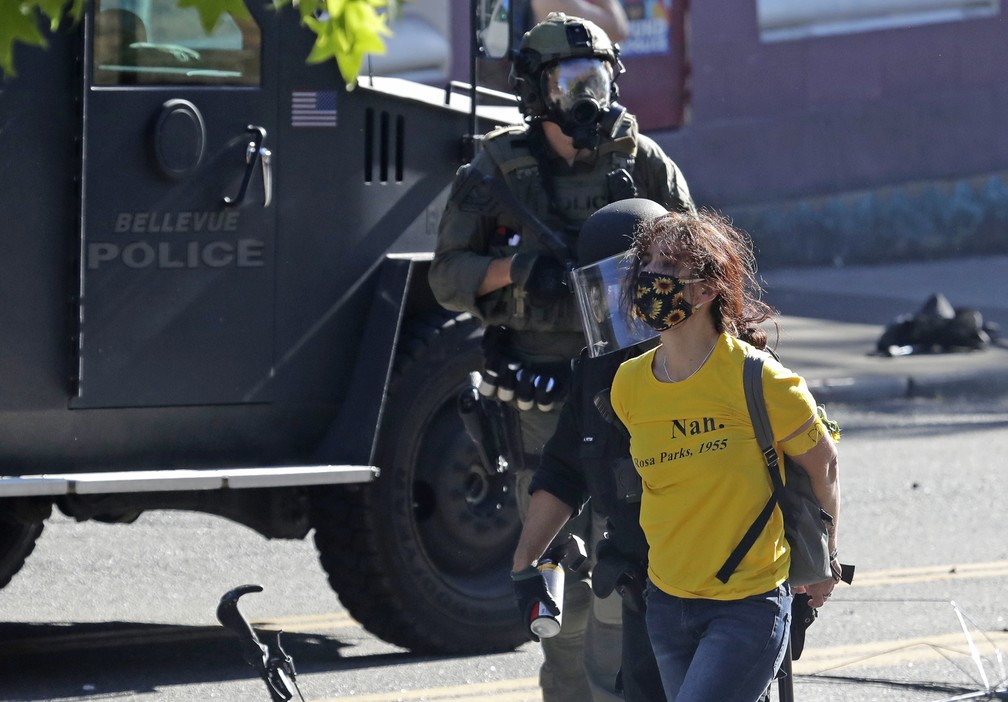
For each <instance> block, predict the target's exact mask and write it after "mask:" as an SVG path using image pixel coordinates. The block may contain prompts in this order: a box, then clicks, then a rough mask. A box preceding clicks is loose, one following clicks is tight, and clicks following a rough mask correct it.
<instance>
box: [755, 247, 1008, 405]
mask: <svg viewBox="0 0 1008 702" xmlns="http://www.w3.org/2000/svg"><path fill="white" fill-rule="evenodd" d="M760 274H761V277H762V279H763V282H764V287H765V288H766V290H767V294H766V301H767V302H769V303H770V304H771V305H773V306H774V307H776V308H777V309H778V310H779V311H780V312H781V314H782V315H783V316H782V320H781V327H782V334H781V340H780V344H779V345H778V352H779V354H780V356H781V359H782V360H783V361H784V364H785V365H787V366H788V367H790V368H793V369H794V370H796V371H798V372H799V373H801V374H802V375H804V376H805V378H806V379H807V380H808V382H809V385H810V387H811V388H812V392H813V393H814V394H815V396H816V399H818V400H822V401H823V402H830V401H832V402H866V401H872V400H883V399H891V398H900V397H942V396H954V395H975V396H984V397H992V396H1008V340H1006V339H1005V337H1006V336H1008V256H992V257H986V258H970V259H949V260H942V261H931V262H924V263H899V264H891V265H879V266H848V267H843V268H832V267H830V268H801V269H769V270H763V271H760ZM933 293H941V294H943V295H944V296H945V297H946V298H948V300H949V302H950V303H952V305H953V307H971V308H974V309H977V310H979V311H980V313H981V314H982V315H983V318H984V320H985V321H988V322H996V323H998V324H999V325H1000V326H1001V331H1002V334H1001V335H1002V342H1001V344H1000V345H997V346H994V345H991V346H989V347H987V348H985V349H982V350H980V351H972V352H965V353H941V354H920V355H911V356H901V357H895V358H889V357H884V356H879V355H874V352H875V344H876V342H877V341H878V338H879V337H880V336H881V334H882V332H883V330H884V329H885V327H886V325H888V324H889V323H890V322H891V321H892V320H893V319H894V318H895V317H896V316H897V315H900V314H910V313H914V312H916V311H917V310H919V309H920V308H921V306H922V305H923V304H924V303H925V302H926V301H927V299H928V298H929V297H930V296H931V295H932V294H933ZM772 343H773V337H772V336H771V344H772Z"/></svg>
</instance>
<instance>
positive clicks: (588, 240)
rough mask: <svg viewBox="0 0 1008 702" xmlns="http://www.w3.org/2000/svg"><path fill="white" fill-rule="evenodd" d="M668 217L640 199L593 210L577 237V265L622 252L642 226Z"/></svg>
mask: <svg viewBox="0 0 1008 702" xmlns="http://www.w3.org/2000/svg"><path fill="white" fill-rule="evenodd" d="M667 214H668V210H667V209H665V208H664V207H662V206H661V205H659V204H658V203H657V202H655V201H654V200H648V199H646V198H642V197H635V198H630V199H628V200H618V201H617V202H613V203H611V204H609V205H606V206H605V207H602V208H600V209H598V210H596V211H595V212H594V213H593V214H592V215H591V216H590V217H589V218H588V219H586V220H585V223H584V224H583V225H581V231H580V233H579V234H578V239H577V260H578V265H579V266H588V265H591V264H592V263H598V262H599V261H601V260H602V259H604V258H609V257H610V256H615V255H616V254H621V253H623V252H625V251H626V250H627V249H629V248H630V244H631V243H632V242H633V237H634V234H636V232H637V229H638V228H639V227H640V226H641V225H643V224H645V223H647V222H650V221H652V220H655V219H657V218H658V217H662V216H664V215H667Z"/></svg>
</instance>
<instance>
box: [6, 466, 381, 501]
mask: <svg viewBox="0 0 1008 702" xmlns="http://www.w3.org/2000/svg"><path fill="white" fill-rule="evenodd" d="M378 472H379V471H378V468H376V467H375V466H272V467H261V468H207V469H199V470H197V469H169V470H133V471H108V472H102V473H41V474H39V475H18V476H3V477H0V497H34V496H44V495H101V494H109V493H122V492H166V491H185V490H227V489H230V490H242V489H248V488H268V487H294V486H298V485H338V484H344V483H346V484H349V483H366V482H370V481H372V480H374V479H375V478H376V477H378Z"/></svg>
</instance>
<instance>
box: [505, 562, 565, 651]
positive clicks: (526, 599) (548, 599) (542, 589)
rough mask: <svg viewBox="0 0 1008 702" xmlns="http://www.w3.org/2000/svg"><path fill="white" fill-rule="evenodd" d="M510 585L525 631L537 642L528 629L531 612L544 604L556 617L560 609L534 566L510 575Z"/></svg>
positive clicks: (537, 638)
mask: <svg viewBox="0 0 1008 702" xmlns="http://www.w3.org/2000/svg"><path fill="white" fill-rule="evenodd" d="M511 585H512V586H513V587H514V594H515V603H516V604H517V605H518V612H519V613H520V614H521V618H522V622H523V623H524V624H525V631H526V632H528V635H529V638H531V639H532V640H533V641H538V640H539V637H538V636H536V635H535V634H533V633H532V631H531V630H530V629H529V628H528V625H529V622H531V621H532V612H533V611H534V610H535V608H537V607H538V606H539V605H540V604H544V605H546V609H548V610H549V611H550V614H552V615H553V616H554V617H557V616H559V615H560V608H559V607H558V606H557V603H556V602H554V601H553V596H552V595H550V594H549V590H547V589H546V581H545V580H544V579H543V576H542V573H540V572H539V569H538V568H536V567H535V566H529V567H528V568H523V569H521V570H519V571H518V572H517V573H511Z"/></svg>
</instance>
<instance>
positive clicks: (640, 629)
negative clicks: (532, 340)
mask: <svg viewBox="0 0 1008 702" xmlns="http://www.w3.org/2000/svg"><path fill="white" fill-rule="evenodd" d="M665 214H667V210H666V209H665V208H664V207H662V206H661V205H659V204H658V203H656V202H653V201H650V200H645V199H640V198H636V199H630V200H622V201H620V202H616V203H613V204H611V205H607V206H605V207H603V208H602V209H601V210H599V211H598V212H596V213H595V214H593V215H592V216H591V217H589V218H588V221H587V222H585V224H584V226H583V227H582V228H581V233H580V237H579V240H578V254H579V259H581V260H583V261H586V262H589V263H590V262H592V261H602V260H604V259H606V258H608V257H611V256H616V255H618V254H621V253H623V252H625V250H626V249H627V248H628V247H629V246H630V242H631V239H632V236H633V233H634V231H635V230H636V228H637V227H638V226H640V225H641V224H642V223H644V222H647V221H650V220H652V219H655V218H657V217H661V216H663V215H665ZM596 268H599V269H601V266H596V265H593V266H590V269H596ZM582 270H588V269H582ZM606 270H608V269H606ZM590 272H591V273H594V272H595V271H590ZM603 277H604V275H603V276H595V275H585V276H580V275H579V276H576V280H577V281H578V293H579V294H578V300H579V302H580V303H581V308H582V309H581V312H582V320H583V322H584V323H585V332H586V335H587V336H588V337H589V338H599V339H604V342H603V343H600V344H596V345H595V346H593V347H589V348H586V349H585V350H584V351H582V353H581V356H580V358H578V360H577V361H575V362H574V371H573V374H572V377H571V383H570V393H569V395H568V399H567V402H566V403H565V404H564V407H563V409H562V410H561V411H560V417H559V422H558V425H557V430H556V432H555V433H554V434H553V436H552V437H551V438H550V440H549V441H548V442H547V444H546V447H545V449H544V450H543V453H542V457H541V460H540V463H539V467H538V468H537V470H536V471H535V475H534V477H533V478H532V482H531V485H530V487H529V489H530V491H531V493H532V498H531V502H530V505H529V508H528V512H527V514H526V516H525V524H524V527H523V529H522V534H521V537H520V538H519V542H518V546H517V548H516V550H515V554H514V563H513V569H514V571H515V572H516V573H522V574H524V577H522V578H519V579H517V580H516V587H515V589H516V594H517V596H518V599H519V601H521V600H522V599H523V598H526V599H538V598H540V597H542V592H541V591H542V589H543V585H542V583H541V576H539V582H536V578H535V574H538V571H537V570H536V569H535V568H534V567H532V564H533V563H534V562H535V560H536V559H537V558H539V556H540V555H541V554H542V552H543V551H544V550H545V549H546V547H547V546H548V545H549V544H550V542H551V541H552V540H553V539H554V537H555V536H556V535H557V534H558V533H559V532H560V531H561V529H562V527H563V526H564V524H565V523H566V522H567V521H568V519H571V518H572V517H573V516H574V515H577V514H578V513H579V512H580V511H582V506H583V505H584V504H585V503H586V502H588V500H589V498H590V500H591V501H590V505H591V509H592V512H593V514H594V518H595V519H596V520H601V521H603V522H604V524H605V531H606V538H605V539H604V540H601V541H599V542H598V543H597V544H596V546H595V557H596V563H595V566H594V569H593V572H592V587H593V589H594V590H595V594H596V595H598V596H599V597H606V596H608V595H610V594H611V593H612V592H613V591H614V590H615V591H617V592H618V593H619V595H621V596H622V627H623V634H622V661H621V664H622V665H621V671H620V676H619V679H620V683H621V685H620V686H621V688H622V690H623V694H624V697H625V699H626V700H628V702H664V700H665V693H664V690H663V689H662V684H661V677H660V675H659V673H658V666H657V664H656V663H655V659H654V653H653V652H652V650H651V643H650V640H649V639H648V633H647V627H646V625H645V622H644V603H643V597H642V593H643V586H644V580H645V576H646V573H647V555H648V545H647V541H646V539H645V538H644V532H643V530H642V529H641V527H640V498H641V481H640V476H639V475H638V474H637V471H636V470H635V469H634V466H633V462H632V461H631V459H630V443H629V434H628V433H627V431H626V429H625V428H624V427H623V425H622V424H621V423H620V421H619V419H617V418H616V416H615V413H614V412H613V410H612V406H611V404H610V403H609V387H610V386H611V385H612V380H613V377H614V376H615V374H616V369H617V368H619V366H620V364H621V363H622V362H623V361H625V360H627V359H628V358H631V357H633V356H635V355H638V354H640V353H643V352H644V351H645V350H647V349H648V348H650V347H652V346H654V345H655V344H656V343H657V339H656V333H655V332H654V331H652V330H650V329H646V330H644V329H643V328H642V326H643V325H638V326H636V327H631V323H630V322H627V321H625V320H622V319H619V317H621V312H620V310H621V308H620V306H619V305H618V304H612V305H608V304H607V299H606V297H605V296H604V295H602V296H597V295H593V294H591V293H592V291H593V290H598V289H599V287H596V286H595V283H594V282H592V288H591V289H584V288H582V287H581V282H580V281H594V280H596V279H597V280H598V282H599V283H600V284H601V285H600V287H601V289H603V290H604V289H605V288H611V289H615V290H618V289H619V288H620V285H619V283H620V281H619V280H618V279H615V278H614V279H612V280H602V278H603ZM609 301H611V302H614V303H615V302H616V299H615V298H613V297H610V298H609ZM620 328H622V329H631V330H632V331H631V333H629V334H626V335H619V334H606V333H605V332H604V331H603V332H602V333H601V334H598V335H596V334H595V333H594V331H595V330H597V329H610V330H612V329H620ZM619 338H622V339H624V341H623V342H622V343H625V344H626V346H622V347H621V345H620V342H618V341H617V339H619Z"/></svg>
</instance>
